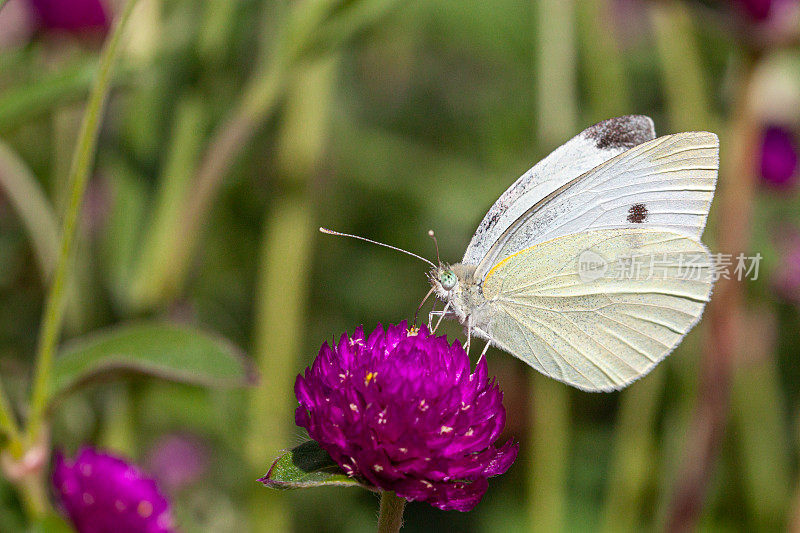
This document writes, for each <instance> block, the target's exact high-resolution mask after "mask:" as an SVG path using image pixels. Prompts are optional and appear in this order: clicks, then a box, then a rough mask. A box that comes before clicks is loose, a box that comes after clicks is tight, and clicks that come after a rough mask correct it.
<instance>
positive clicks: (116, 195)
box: [100, 158, 149, 308]
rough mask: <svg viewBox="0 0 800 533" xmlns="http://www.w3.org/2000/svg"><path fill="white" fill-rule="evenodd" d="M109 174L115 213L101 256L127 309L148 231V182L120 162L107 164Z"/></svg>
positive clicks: (111, 215) (117, 296) (112, 286)
mask: <svg viewBox="0 0 800 533" xmlns="http://www.w3.org/2000/svg"><path fill="white" fill-rule="evenodd" d="M103 167H104V168H106V169H107V170H108V174H107V175H108V186H109V189H110V196H111V200H110V202H111V209H110V213H109V216H108V220H107V222H106V225H105V227H104V233H103V235H102V240H101V244H102V246H101V247H100V248H101V253H102V254H103V255H102V261H103V263H104V269H103V270H104V271H105V273H106V276H107V277H108V279H107V283H108V284H109V285H110V289H111V293H112V295H113V298H114V300H115V303H117V304H119V307H123V308H127V304H128V301H129V293H130V283H131V279H132V278H133V267H134V265H135V263H136V261H137V258H138V257H139V250H140V241H141V234H142V232H143V229H144V228H145V227H146V224H145V217H146V216H147V215H148V213H147V207H148V205H147V203H148V200H149V198H148V195H147V192H148V191H147V187H146V180H145V179H144V177H143V176H141V175H140V174H139V173H137V172H136V171H134V170H133V169H132V168H131V167H130V166H129V165H127V164H126V163H125V162H123V161H122V160H120V159H118V158H108V159H106V160H104V161H103Z"/></svg>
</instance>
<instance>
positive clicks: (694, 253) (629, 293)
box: [483, 228, 713, 391]
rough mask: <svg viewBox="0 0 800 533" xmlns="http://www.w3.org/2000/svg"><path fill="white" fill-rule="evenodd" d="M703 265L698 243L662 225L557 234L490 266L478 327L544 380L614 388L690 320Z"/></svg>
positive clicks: (703, 292) (703, 285)
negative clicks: (483, 319) (484, 312)
mask: <svg viewBox="0 0 800 533" xmlns="http://www.w3.org/2000/svg"><path fill="white" fill-rule="evenodd" d="M637 258H638V259H637ZM712 270H713V268H712V263H711V258H710V256H709V253H708V250H707V249H706V248H705V246H704V245H703V244H702V243H700V242H699V241H697V240H696V239H694V238H693V237H690V236H687V235H682V234H680V233H676V232H673V231H669V230H657V229H648V228H623V229H602V230H594V231H589V232H583V233H578V234H572V235H566V236H563V237H559V238H557V239H554V240H550V241H547V242H544V243H541V244H537V245H535V246H532V247H529V248H526V249H524V250H521V251H519V252H517V253H516V254H514V255H512V256H510V257H508V258H506V259H504V260H503V261H501V262H500V263H499V264H497V265H496V266H495V267H494V268H492V270H491V271H490V272H489V273H488V275H487V276H486V278H485V280H484V283H483V294H484V296H485V298H486V299H487V300H489V302H490V305H491V308H492V318H491V320H490V321H489V323H488V324H487V325H484V326H483V327H485V328H487V329H488V331H487V333H488V336H489V337H490V339H491V341H492V343H493V344H495V345H497V346H498V347H500V348H501V349H503V350H505V351H507V352H509V353H511V354H513V355H515V356H516V357H518V358H519V359H522V360H523V361H525V362H526V363H528V364H529V365H531V366H532V367H534V368H535V369H536V370H538V371H539V372H541V373H543V374H545V375H547V376H550V377H552V378H555V379H557V380H559V381H563V382H564V383H567V384H569V385H573V386H575V387H578V388H580V389H583V390H587V391H611V390H616V389H620V388H622V387H625V386H626V385H628V384H630V383H631V382H632V381H634V380H636V379H638V378H640V377H642V376H643V375H645V374H647V373H648V372H649V371H650V370H652V369H653V367H654V366H655V365H656V364H658V363H659V362H660V361H661V360H662V359H664V357H666V356H667V355H668V354H669V353H670V352H671V351H672V350H673V349H674V348H675V347H676V346H677V345H678V344H679V343H680V341H681V339H683V337H684V335H686V333H687V332H688V331H689V330H690V329H691V328H692V327H693V326H694V325H695V324H696V323H697V321H698V320H699V318H700V315H701V314H702V312H703V308H704V307H705V304H706V302H707V301H708V299H709V297H710V295H711V287H712Z"/></svg>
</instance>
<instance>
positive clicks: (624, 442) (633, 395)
mask: <svg viewBox="0 0 800 533" xmlns="http://www.w3.org/2000/svg"><path fill="white" fill-rule="evenodd" d="M665 376H666V367H665V366H664V365H662V366H660V367H658V368H656V369H655V370H654V371H653V372H651V373H650V374H648V375H647V376H646V378H645V379H642V380H641V381H639V382H637V383H634V384H633V385H631V387H630V388H629V389H628V390H625V391H624V392H623V393H622V398H621V404H620V408H619V415H618V420H617V423H616V426H615V431H614V433H615V442H614V452H613V453H614V454H613V457H612V458H611V465H610V468H609V476H608V482H607V483H606V485H605V489H606V490H605V498H606V502H605V508H604V509H603V516H602V531H603V532H606V533H616V532H620V533H621V532H625V531H630V532H634V531H640V530H641V527H642V526H641V524H640V519H641V514H642V505H641V504H642V502H643V501H645V498H644V494H646V491H647V489H648V488H650V483H649V482H650V481H651V480H652V478H653V477H654V472H655V467H656V465H657V464H658V461H657V460H656V452H657V449H658V447H657V445H656V442H655V440H654V438H653V435H654V434H655V421H656V420H657V415H658V405H659V403H658V400H659V399H660V398H661V393H662V391H663V388H664V381H665V379H664V378H665Z"/></svg>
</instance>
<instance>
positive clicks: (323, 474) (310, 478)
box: [259, 440, 374, 490]
mask: <svg viewBox="0 0 800 533" xmlns="http://www.w3.org/2000/svg"><path fill="white" fill-rule="evenodd" d="M259 481H260V482H261V483H263V484H264V485H266V486H267V487H270V488H273V489H307V488H311V487H325V486H333V485H339V486H345V487H356V486H364V485H361V484H360V483H359V482H358V481H356V480H355V479H353V478H351V477H348V476H347V474H345V472H344V471H343V470H342V469H341V468H340V467H339V465H337V464H336V463H335V462H334V460H333V459H332V458H331V456H330V455H328V452H326V451H325V450H323V449H322V448H321V447H320V445H319V444H317V443H316V442H315V441H313V440H310V441H308V442H304V443H303V444H301V445H300V446H297V447H296V448H294V449H292V450H289V451H288V452H286V453H284V454H283V455H281V456H280V457H278V458H277V459H275V462H273V463H272V466H271V467H270V469H269V472H267V474H266V475H265V476H264V477H263V478H261V479H259ZM365 488H370V489H371V487H365ZM373 490H374V489H373Z"/></svg>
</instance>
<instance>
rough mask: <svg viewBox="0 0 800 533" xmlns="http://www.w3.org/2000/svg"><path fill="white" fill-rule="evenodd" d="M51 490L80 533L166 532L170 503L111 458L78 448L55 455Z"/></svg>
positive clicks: (133, 471) (124, 464) (141, 477)
mask: <svg viewBox="0 0 800 533" xmlns="http://www.w3.org/2000/svg"><path fill="white" fill-rule="evenodd" d="M53 485H54V486H55V489H56V494H57V496H58V499H59V501H60V503H61V506H62V507H63V509H64V511H65V512H66V514H67V515H68V516H69V518H70V520H71V521H72V524H73V525H74V526H75V529H76V530H77V531H78V532H79V533H171V532H173V531H175V528H174V526H173V524H172V515H171V513H170V508H169V503H168V502H167V500H166V498H164V496H162V495H161V493H160V492H159V491H158V487H157V486H156V483H155V481H153V480H152V479H149V478H147V477H145V476H144V475H143V474H142V472H141V471H139V469H138V468H136V467H135V466H133V465H131V464H129V463H127V462H125V461H123V460H122V459H118V458H117V457H114V456H113V455H109V454H106V453H102V452H99V451H96V450H94V449H92V448H83V449H82V450H81V451H80V452H79V454H78V456H77V457H76V458H75V460H74V462H72V463H70V462H68V461H66V460H65V459H64V458H63V456H62V455H61V454H57V455H56V461H55V468H54V471H53Z"/></svg>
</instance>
